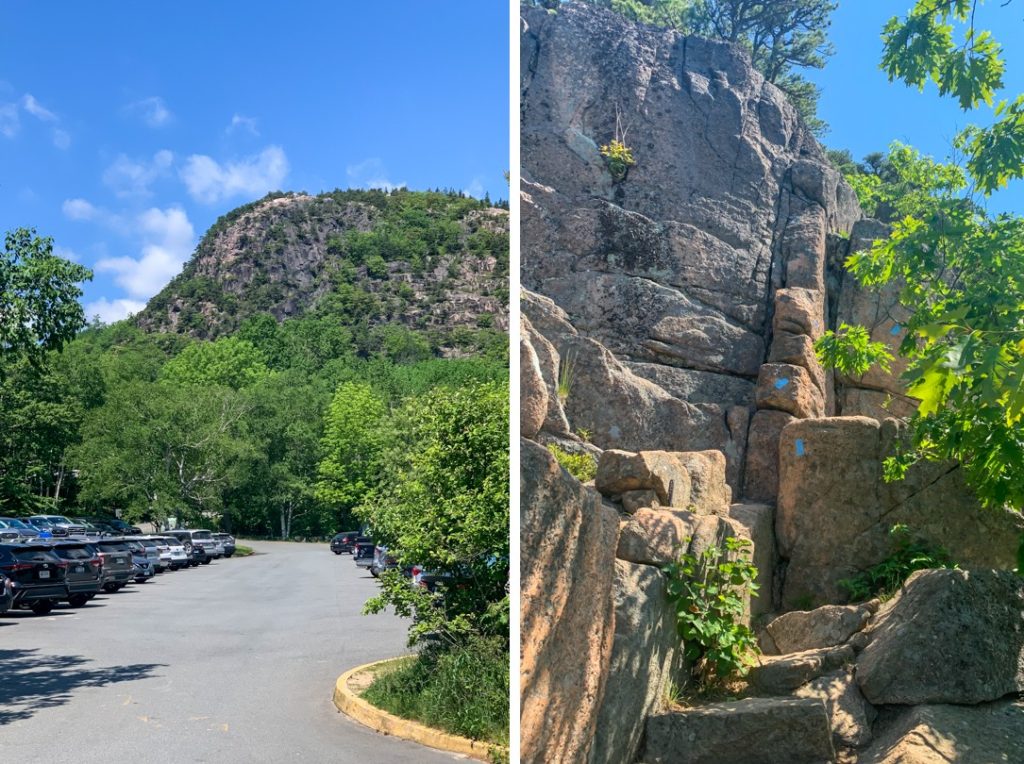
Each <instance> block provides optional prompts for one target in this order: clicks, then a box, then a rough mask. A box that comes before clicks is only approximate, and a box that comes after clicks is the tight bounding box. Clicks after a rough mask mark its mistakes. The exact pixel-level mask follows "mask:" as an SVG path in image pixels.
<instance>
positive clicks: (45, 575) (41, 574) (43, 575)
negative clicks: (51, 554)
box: [39, 570, 50, 578]
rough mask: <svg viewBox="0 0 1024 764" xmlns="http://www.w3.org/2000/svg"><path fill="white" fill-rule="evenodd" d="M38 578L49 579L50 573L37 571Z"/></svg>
mask: <svg viewBox="0 0 1024 764" xmlns="http://www.w3.org/2000/svg"><path fill="white" fill-rule="evenodd" d="M39 577H40V578H49V577H50V571H48V570H41V571H39Z"/></svg>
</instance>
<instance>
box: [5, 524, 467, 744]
mask: <svg viewBox="0 0 1024 764" xmlns="http://www.w3.org/2000/svg"><path fill="white" fill-rule="evenodd" d="M242 543H246V544H247V545H249V546H252V547H253V548H254V549H255V550H256V552H257V554H256V555H254V556H252V557H248V558H242V559H238V558H235V559H229V560H217V561H215V562H213V563H212V564H210V565H203V566H200V567H198V568H190V569H185V570H180V571H177V572H166V573H163V574H161V575H159V576H156V577H155V578H153V579H152V580H151V581H149V582H148V583H145V584H133V585H130V586H128V587H127V588H125V589H123V590H122V591H120V592H117V593H114V594H100V595H99V596H97V597H96V598H95V599H93V600H92V601H91V602H90V603H89V604H88V605H86V606H84V607H81V608H77V609H72V608H69V607H68V606H67V604H66V603H65V604H61V605H60V606H59V607H57V608H56V609H55V610H53V611H52V612H51V613H50V614H49V615H45V616H36V615H34V614H33V613H31V612H30V611H28V610H11V611H9V612H8V613H6V614H3V615H0V758H2V759H3V760H8V761H44V760H45V761H48V762H54V764H60V763H62V762H76V763H77V764H87V763H88V762H100V761H102V762H111V761H114V762H120V761H133V760H135V761H146V762H177V763H180V762H282V761H315V762H320V761H339V762H360V763H361V764H367V762H410V763H411V762H427V763H428V764H429V763H430V762H450V761H452V760H453V757H452V756H450V755H447V754H444V753H441V752H436V751H432V750H430V749H425V748H422V747H420V746H417V745H414V744H412V743H407V742H404V741H401V740H396V739H394V738H389V737H383V736H380V735H377V734H376V733H373V732H371V731H370V730H368V729H366V728H364V727H362V726H360V725H358V724H356V723H355V722H352V721H351V720H349V719H347V718H345V717H342V716H340V715H339V714H338V713H337V711H336V710H335V708H334V706H333V704H332V703H331V692H332V690H333V684H334V679H335V678H336V677H337V676H338V674H340V673H341V672H342V671H343V670H344V669H347V668H351V667H353V666H356V665H358V664H363V663H367V662H370V661H373V660H377V659H381V658H386V657H390V656H393V655H398V654H400V653H402V652H403V651H404V650H405V637H406V629H407V626H408V624H407V622H404V621H402V620H400V619H398V618H395V617H393V616H391V615H375V616H363V615H361V614H360V610H361V608H362V604H363V602H364V601H365V600H366V599H367V598H368V597H369V596H370V595H372V594H373V592H374V591H375V588H376V585H375V583H374V579H373V578H372V577H371V576H370V574H369V573H368V572H366V571H365V570H363V569H359V568H356V566H355V565H354V564H353V561H352V558H351V556H349V555H341V556H336V555H334V554H332V553H331V552H330V551H329V549H328V548H327V544H296V543H284V542H242Z"/></svg>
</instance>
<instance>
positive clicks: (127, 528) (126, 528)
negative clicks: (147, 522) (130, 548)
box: [85, 515, 142, 536]
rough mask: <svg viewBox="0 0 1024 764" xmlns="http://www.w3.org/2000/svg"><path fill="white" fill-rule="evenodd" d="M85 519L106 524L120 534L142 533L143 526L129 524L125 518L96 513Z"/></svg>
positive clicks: (139, 534)
mask: <svg viewBox="0 0 1024 764" xmlns="http://www.w3.org/2000/svg"><path fill="white" fill-rule="evenodd" d="M85 519H86V520H88V521H89V522H91V523H95V524H96V525H106V526H109V527H110V528H111V529H112V530H113V531H114V533H116V534H117V535H119V536H141V535H142V529H141V528H136V527H135V526H134V525H129V524H128V523H126V522H125V521H124V520H119V519H118V518H116V517H108V516H105V515H96V516H94V517H87V518H85Z"/></svg>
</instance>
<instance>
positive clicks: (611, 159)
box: [601, 140, 636, 183]
mask: <svg viewBox="0 0 1024 764" xmlns="http://www.w3.org/2000/svg"><path fill="white" fill-rule="evenodd" d="M601 156H603V157H604V160H605V162H606V163H607V165H608V172H610V173H611V175H612V180H613V181H615V182H616V183H621V182H622V181H624V180H625V179H626V173H627V172H629V168H630V167H632V166H633V165H635V164H636V160H635V159H633V152H632V150H631V149H630V148H629V146H627V145H626V144H625V143H623V142H622V141H620V140H613V141H612V142H611V143H606V144H605V145H604V146H602V147H601Z"/></svg>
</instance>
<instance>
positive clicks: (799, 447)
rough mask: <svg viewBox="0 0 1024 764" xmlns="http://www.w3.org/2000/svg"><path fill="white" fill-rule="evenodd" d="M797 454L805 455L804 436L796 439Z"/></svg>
mask: <svg viewBox="0 0 1024 764" xmlns="http://www.w3.org/2000/svg"><path fill="white" fill-rule="evenodd" d="M796 455H797V456H803V455H804V439H803V438H797V439H796Z"/></svg>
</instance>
